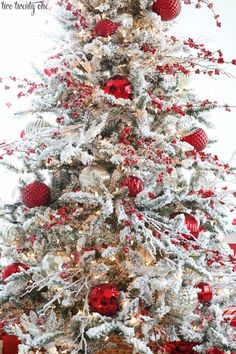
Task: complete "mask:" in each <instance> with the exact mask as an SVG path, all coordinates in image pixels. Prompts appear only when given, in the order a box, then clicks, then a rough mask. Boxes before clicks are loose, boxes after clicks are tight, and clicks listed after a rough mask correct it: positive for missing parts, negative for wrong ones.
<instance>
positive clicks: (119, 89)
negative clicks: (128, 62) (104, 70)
mask: <svg viewBox="0 0 236 354" xmlns="http://www.w3.org/2000/svg"><path fill="white" fill-rule="evenodd" d="M103 91H104V92H105V93H107V94H109V95H112V96H115V98H123V99H128V98H129V99H131V98H132V86H131V83H130V81H129V80H128V79H127V77H125V76H121V75H115V76H113V77H112V78H110V79H109V80H108V81H107V82H106V84H105V86H104V87H103Z"/></svg>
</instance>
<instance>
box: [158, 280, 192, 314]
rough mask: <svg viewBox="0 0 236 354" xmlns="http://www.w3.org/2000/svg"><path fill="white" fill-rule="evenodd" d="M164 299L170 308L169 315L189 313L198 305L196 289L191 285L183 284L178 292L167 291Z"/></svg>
mask: <svg viewBox="0 0 236 354" xmlns="http://www.w3.org/2000/svg"><path fill="white" fill-rule="evenodd" d="M165 300H166V304H167V305H168V306H169V307H170V308H171V312H170V314H171V315H173V316H176V317H184V316H187V315H190V314H192V312H193V311H194V310H195V309H196V307H197V305H198V295H197V289H196V288H194V287H192V286H185V287H183V288H181V289H180V291H179V292H178V293H174V292H172V291H168V292H167V293H166V298H165Z"/></svg>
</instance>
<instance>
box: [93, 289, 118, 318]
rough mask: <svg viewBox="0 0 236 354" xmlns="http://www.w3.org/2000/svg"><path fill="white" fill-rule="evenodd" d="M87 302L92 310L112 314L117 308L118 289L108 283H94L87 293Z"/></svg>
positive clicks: (106, 314) (104, 314) (102, 313)
mask: <svg viewBox="0 0 236 354" xmlns="http://www.w3.org/2000/svg"><path fill="white" fill-rule="evenodd" d="M88 303H89V306H90V308H91V310H92V311H93V312H98V313H100V315H102V316H114V315H115V314H116V312H117V311H118V310H119V290H118V289H117V287H116V286H115V285H112V284H109V283H104V284H99V285H96V286H95V287H93V288H92V289H91V291H90V293H89V297H88Z"/></svg>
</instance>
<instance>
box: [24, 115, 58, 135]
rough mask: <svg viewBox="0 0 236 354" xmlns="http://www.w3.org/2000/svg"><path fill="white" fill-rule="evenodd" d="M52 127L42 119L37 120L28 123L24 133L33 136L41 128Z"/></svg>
mask: <svg viewBox="0 0 236 354" xmlns="http://www.w3.org/2000/svg"><path fill="white" fill-rule="evenodd" d="M51 126H52V125H51V124H50V123H48V122H47V121H46V120H44V119H43V118H37V119H36V120H34V121H32V122H29V123H28V124H27V125H26V128H25V132H26V134H35V133H38V132H39V131H40V130H41V129H43V128H49V127H51Z"/></svg>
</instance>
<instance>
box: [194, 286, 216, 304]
mask: <svg viewBox="0 0 236 354" xmlns="http://www.w3.org/2000/svg"><path fill="white" fill-rule="evenodd" d="M196 288H197V289H200V290H201V291H200V292H199V293H198V301H199V302H201V303H202V304H204V303H207V302H210V301H211V300H212V297H213V292H212V287H211V286H210V285H209V284H207V283H199V284H197V285H196Z"/></svg>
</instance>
